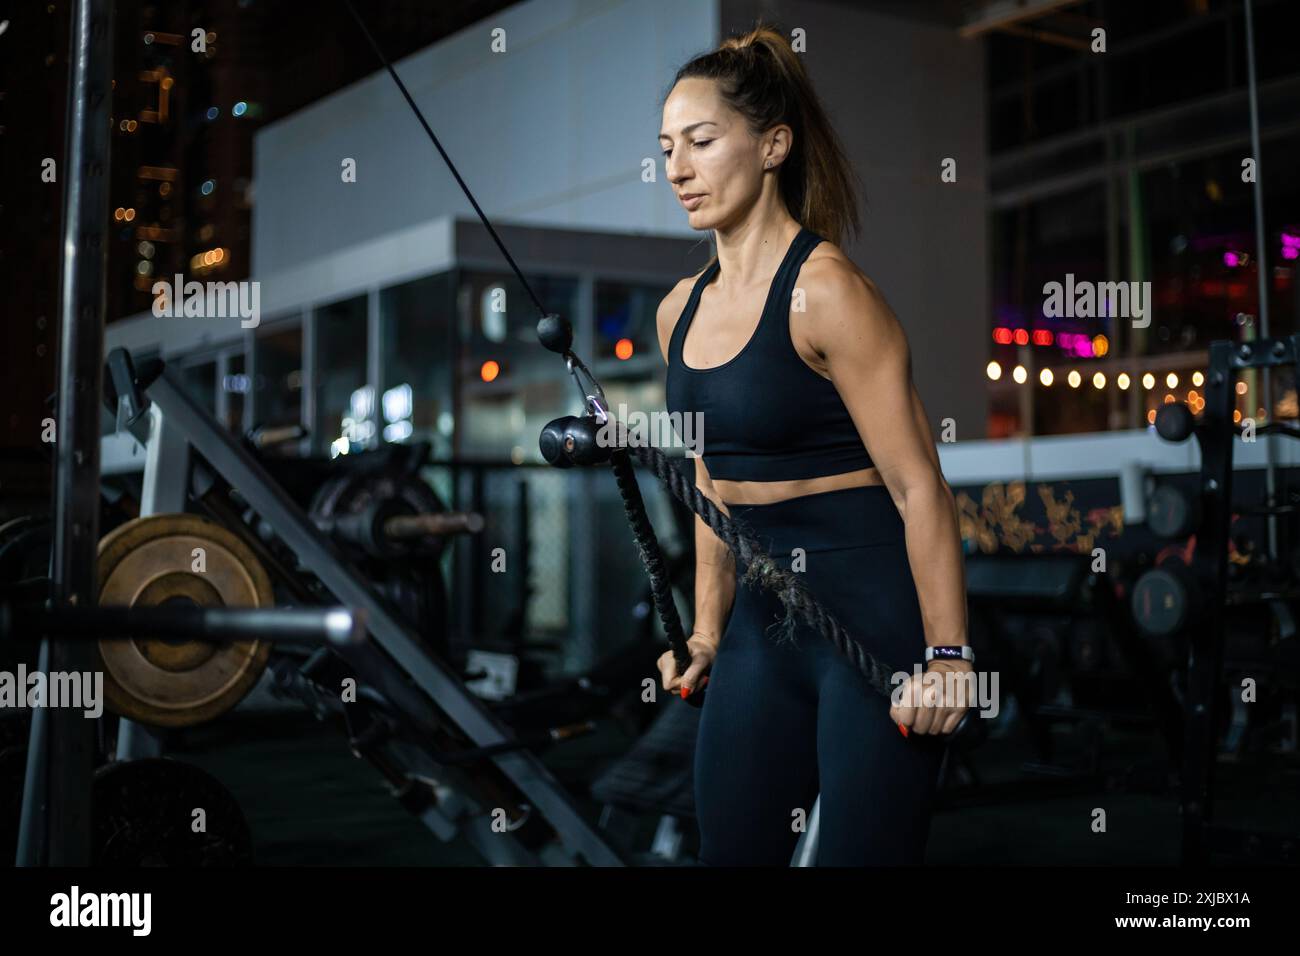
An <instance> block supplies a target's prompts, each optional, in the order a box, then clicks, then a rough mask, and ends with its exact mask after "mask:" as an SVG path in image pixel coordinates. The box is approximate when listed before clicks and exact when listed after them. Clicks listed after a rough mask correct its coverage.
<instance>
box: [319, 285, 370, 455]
mask: <svg viewBox="0 0 1300 956" xmlns="http://www.w3.org/2000/svg"><path fill="white" fill-rule="evenodd" d="M366 312H367V305H366V296H365V295H359V296H354V297H352V298H350V299H344V300H342V301H341V302H335V303H332V304H330V305H326V306H321V307H320V308H318V309H316V310H315V314H314V315H313V316H312V322H313V332H314V334H315V345H316V355H315V368H314V372H315V375H314V382H315V387H314V389H313V391H314V396H313V397H314V399H315V402H314V405H315V409H314V412H315V414H314V415H313V418H314V421H313V423H312V424H313V426H314V427H313V428H312V436H311V447H312V451H313V452H315V453H316V454H325V453H333V454H336V455H337V454H342V453H346V452H347V451H360V450H361V449H364V448H374V447H375V445H377V444H378V442H379V434H378V427H377V422H376V414H375V412H376V409H375V395H374V389H373V388H372V387H370V385H369V383H368V381H367V375H366V372H367V368H366V358H367V355H368V349H367V341H368V335H367V333H366V326H367V319H366Z"/></svg>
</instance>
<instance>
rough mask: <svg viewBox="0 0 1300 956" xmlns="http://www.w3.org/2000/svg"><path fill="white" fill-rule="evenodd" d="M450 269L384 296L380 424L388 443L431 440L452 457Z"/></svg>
mask: <svg viewBox="0 0 1300 956" xmlns="http://www.w3.org/2000/svg"><path fill="white" fill-rule="evenodd" d="M453 290H454V279H453V276H452V274H451V273H443V274H442V275H436V276H428V277H425V278H422V279H416V280H415V281H414V282H407V283H404V284H403V285H399V286H393V287H391V288H388V289H384V290H383V291H382V292H381V293H380V295H379V312H380V322H381V323H382V326H381V327H382V329H383V333H382V338H383V361H382V363H381V365H380V371H381V373H382V375H383V380H382V381H381V382H380V383H379V387H380V401H379V412H380V415H379V427H380V429H381V437H382V438H383V439H384V440H386V441H427V442H429V443H430V445H431V449H432V452H431V453H432V455H433V457H434V458H440V459H442V458H450V457H451V455H452V449H453V447H454V439H455V424H456V420H455V412H454V396H455V375H454V371H455V357H456V350H455V349H456V346H455V334H456V296H455V294H454V291H453Z"/></svg>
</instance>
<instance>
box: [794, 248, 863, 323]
mask: <svg viewBox="0 0 1300 956" xmlns="http://www.w3.org/2000/svg"><path fill="white" fill-rule="evenodd" d="M798 284H799V286H800V287H801V288H803V289H804V290H805V294H806V295H807V300H808V304H809V306H810V307H812V306H813V305H814V304H816V305H819V306H822V307H823V308H834V307H836V306H847V307H860V306H862V305H864V304H866V305H880V304H883V303H884V295H883V293H881V291H880V288H879V287H878V286H877V285H876V284H875V282H873V281H872V280H871V277H870V276H868V275H867V274H866V273H865V272H863V271H862V270H861V269H859V268H858V264H857V263H856V262H854V261H853V260H852V259H850V258H849V257H848V256H847V255H845V254H844V251H843V250H842V249H840V247H839V246H837V245H835V243H833V242H827V241H822V242H819V243H817V245H816V246H814V247H813V250H812V252H810V253H809V254H808V258H807V259H806V260H805V261H804V263H803V267H802V268H801V269H800V270H799V280H798Z"/></svg>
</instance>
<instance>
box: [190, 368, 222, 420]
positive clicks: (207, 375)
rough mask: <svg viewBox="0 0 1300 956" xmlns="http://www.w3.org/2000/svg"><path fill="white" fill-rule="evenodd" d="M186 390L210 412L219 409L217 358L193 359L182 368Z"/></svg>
mask: <svg viewBox="0 0 1300 956" xmlns="http://www.w3.org/2000/svg"><path fill="white" fill-rule="evenodd" d="M181 380H182V381H183V382H184V383H185V391H186V392H188V393H189V394H190V396H191V397H193V398H194V399H195V400H196V401H197V402H198V403H199V404H200V405H202V406H203V407H204V408H205V409H207V410H208V411H209V412H214V413H215V412H216V410H217V360H216V359H215V358H211V359H208V360H206V361H192V362H190V363H189V364H187V365H185V366H184V367H183V368H182V369H181Z"/></svg>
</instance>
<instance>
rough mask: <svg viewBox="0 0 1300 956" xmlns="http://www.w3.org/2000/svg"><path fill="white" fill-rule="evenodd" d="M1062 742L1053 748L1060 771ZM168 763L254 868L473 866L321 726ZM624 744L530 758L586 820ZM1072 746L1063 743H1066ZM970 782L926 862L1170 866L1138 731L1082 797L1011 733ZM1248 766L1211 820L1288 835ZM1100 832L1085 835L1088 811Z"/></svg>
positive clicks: (1292, 777) (265, 734)
mask: <svg viewBox="0 0 1300 956" xmlns="http://www.w3.org/2000/svg"><path fill="white" fill-rule="evenodd" d="M1073 742H1074V740H1073V739H1072V737H1071V735H1070V734H1069V733H1068V731H1064V730H1063V731H1062V733H1061V734H1060V736H1059V738H1058V739H1057V741H1056V743H1057V745H1058V746H1059V751H1060V759H1061V760H1062V761H1066V762H1068V761H1069V760H1070V759H1072V758H1076V759H1077V757H1078V754H1075V753H1072V752H1071V744H1072V743H1073ZM178 743H179V744H180V747H179V749H175V750H173V752H172V755H173V756H175V757H178V758H180V759H183V760H186V761H189V762H191V763H194V764H196V765H198V766H200V767H202V768H203V769H205V770H207V771H209V772H210V773H212V774H214V775H215V776H216V777H217V779H219V780H220V781H221V782H222V783H223V784H224V785H225V786H226V787H227V788H228V789H229V790H230V791H231V792H232V793H233V794H234V795H235V797H236V799H238V801H239V804H240V806H241V807H242V808H243V811H244V814H245V816H246V817H247V819H248V823H249V826H250V828H251V829H252V834H253V842H254V859H255V861H256V862H257V863H258V864H259V865H263V866H294V865H307V866H313V865H344V866H347V865H357V866H363V865H371V866H373V865H378V866H429V865H433V866H461V865H464V866H477V865H481V864H482V860H481V858H480V857H479V856H478V855H477V854H476V853H475V852H474V850H473V849H472V848H471V847H470V846H469V845H468V844H466V843H465V842H464V841H460V840H457V841H453V842H452V843H449V844H444V843H442V842H441V841H439V840H437V839H436V838H435V837H434V836H433V835H432V834H431V833H430V832H429V831H428V830H426V829H425V828H424V827H423V826H422V825H420V824H419V823H418V822H417V821H416V820H415V819H414V818H413V817H412V816H410V815H409V814H407V813H406V812H405V811H404V810H403V809H402V808H401V807H400V806H399V805H398V803H397V802H396V801H395V800H394V799H393V798H392V797H391V796H389V794H388V791H387V789H386V785H385V784H384V782H383V781H382V779H381V778H380V777H379V775H378V774H377V773H376V772H375V771H374V770H373V769H372V768H371V767H370V766H369V765H368V764H366V763H364V762H362V761H360V760H357V759H355V758H354V757H353V756H352V755H351V754H350V753H349V752H348V749H347V747H346V744H345V742H344V739H343V737H342V736H341V734H340V733H339V731H338V730H336V729H335V728H334V727H332V726H331V725H329V724H327V723H321V722H318V721H317V720H316V719H315V718H314V717H312V716H311V715H309V714H307V713H306V712H298V711H284V712H279V713H272V714H258V713H251V714H246V713H239V712H236V713H235V714H232V715H229V716H227V717H226V718H225V719H223V720H221V721H218V722H216V723H215V724H212V725H209V726H208V727H206V728H204V729H203V731H202V733H197V732H190V733H189V734H187V735H186V737H185V738H184V739H183V740H181V741H178ZM630 743H631V741H630V740H628V739H626V737H624V736H623V735H622V734H621V733H620V732H619V730H618V729H617V727H615V726H613V725H610V724H605V725H602V726H601V727H600V728H599V729H598V730H597V732H595V733H593V734H590V735H588V736H587V737H585V738H582V739H579V740H575V741H571V742H568V743H566V744H564V745H563V746H562V747H561V748H556V749H553V750H551V751H549V752H547V753H546V754H545V755H544V756H543V760H544V762H545V763H546V764H547V766H548V767H549V768H550V769H551V770H552V772H554V773H555V774H556V776H557V777H559V778H560V779H561V780H562V781H564V782H565V783H566V784H568V785H569V787H570V792H571V793H572V794H573V796H574V799H575V801H577V802H578V804H579V806H580V807H582V808H583V810H584V811H585V812H587V815H588V818H589V819H591V820H593V821H594V820H596V819H598V817H599V814H600V807H599V805H598V804H597V803H596V802H595V801H594V800H592V799H591V798H590V797H589V796H588V795H587V787H586V785H585V781H587V780H590V779H592V778H593V777H594V776H595V774H596V773H597V772H598V771H599V770H600V769H601V768H602V767H603V766H604V765H605V764H606V763H607V762H608V761H609V760H612V759H614V758H616V757H617V756H618V755H620V754H621V753H623V752H624V751H625V750H626V748H627V747H628V746H629V745H630ZM1075 749H1076V750H1077V747H1076V748H1075ZM975 756H976V758H977V759H976V761H975V765H976V767H977V769H978V772H979V774H980V777H981V779H982V783H983V786H982V787H980V788H977V789H976V790H973V791H962V792H958V791H955V790H950V791H948V792H947V794H946V796H945V800H944V803H945V805H944V806H943V807H942V808H941V809H940V810H939V811H938V812H937V813H936V815H935V817H934V822H933V826H932V830H931V837H930V843H929V850H928V854H927V862H928V863H930V864H932V865H959V866H960V865H971V864H978V865H1157V866H1158V865H1174V864H1177V862H1178V853H1179V808H1178V801H1177V791H1176V789H1175V787H1174V786H1173V785H1171V784H1167V783H1166V781H1167V780H1168V779H1169V776H1168V774H1167V773H1166V770H1165V768H1164V765H1163V754H1162V751H1161V748H1160V746H1159V744H1158V743H1157V742H1156V740H1155V738H1154V737H1153V736H1151V735H1150V734H1138V733H1133V732H1121V731H1116V730H1110V729H1107V730H1106V732H1105V735H1104V737H1103V746H1102V756H1101V765H1102V768H1103V771H1104V779H1105V781H1106V782H1104V783H1102V784H1094V785H1092V786H1091V787H1090V788H1088V789H1085V788H1084V787H1082V786H1078V785H1074V786H1073V788H1072V789H1071V785H1070V784H1069V783H1068V782H1067V781H1062V780H1053V779H1052V778H1050V777H1046V776H1043V775H1029V774H1026V773H1024V772H1023V770H1022V767H1023V764H1024V762H1025V761H1026V760H1027V759H1028V758H1029V752H1028V750H1027V748H1026V747H1025V745H1024V742H1023V741H1022V740H1021V739H1019V738H1018V736H1017V735H1016V734H1014V733H1013V734H1011V735H1009V736H1008V737H1007V738H1004V739H991V740H989V741H987V742H986V743H985V744H984V745H983V746H982V747H980V748H979V750H978V751H976V754H975ZM1268 763H1269V762H1267V761H1265V762H1263V764H1262V765H1261V764H1260V763H1257V762H1256V761H1254V760H1242V761H1236V762H1231V763H1228V762H1223V761H1221V762H1220V764H1219V765H1218V770H1217V774H1218V776H1217V780H1218V785H1217V788H1216V792H1217V793H1218V794H1219V797H1218V803H1217V808H1216V811H1215V815H1216V820H1217V821H1218V822H1220V823H1223V824H1226V825H1235V826H1241V827H1244V828H1251V829H1262V830H1277V831H1283V832H1285V831H1288V830H1289V831H1294V829H1295V824H1296V821H1295V820H1294V819H1291V814H1290V810H1289V809H1288V808H1293V807H1294V806H1295V794H1296V792H1297V789H1298V784H1300V778H1298V777H1297V771H1296V770H1295V769H1294V768H1292V769H1290V771H1289V772H1286V773H1282V772H1279V771H1278V763H1277V762H1276V758H1274V760H1273V761H1272V762H1271V763H1272V770H1271V772H1269V771H1267V770H1265V769H1264V767H1265V766H1267V764H1268ZM1098 807H1100V808H1102V809H1104V810H1105V811H1106V832H1104V833H1097V832H1094V831H1093V827H1092V821H1093V816H1094V811H1095V808H1098ZM655 823H656V821H655V820H654V819H653V818H650V817H646V818H645V819H644V820H642V821H639V824H638V826H639V829H638V830H637V833H638V837H637V847H638V849H641V850H645V849H648V847H649V845H650V841H651V837H652V835H653V831H654V827H655Z"/></svg>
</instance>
